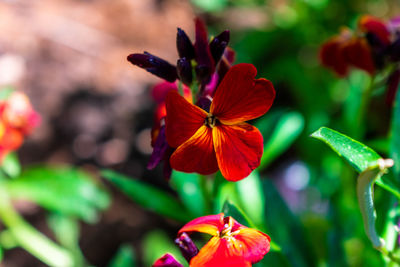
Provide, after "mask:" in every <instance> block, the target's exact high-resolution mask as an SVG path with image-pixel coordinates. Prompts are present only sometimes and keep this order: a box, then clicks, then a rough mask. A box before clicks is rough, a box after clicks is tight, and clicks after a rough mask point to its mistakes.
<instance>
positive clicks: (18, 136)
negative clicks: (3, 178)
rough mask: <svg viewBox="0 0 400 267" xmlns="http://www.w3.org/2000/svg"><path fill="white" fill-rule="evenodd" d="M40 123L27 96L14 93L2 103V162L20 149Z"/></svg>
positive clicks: (0, 124)
mask: <svg viewBox="0 0 400 267" xmlns="http://www.w3.org/2000/svg"><path fill="white" fill-rule="evenodd" d="M39 122H40V117H39V114H38V113H36V111H35V110H34V109H33V107H32V105H31V103H30V101H29V99H28V97H27V96H26V95H25V94H23V93H20V92H13V93H12V94H11V95H10V96H9V97H8V98H7V99H6V100H3V101H0V161H2V160H3V158H4V157H5V156H6V155H7V154H8V153H9V152H11V151H14V150H16V149H18V148H19V147H20V146H21V145H22V143H23V141H24V138H25V136H27V135H29V134H30V133H31V132H32V130H33V129H34V128H35V127H36V126H37V125H38V124H39Z"/></svg>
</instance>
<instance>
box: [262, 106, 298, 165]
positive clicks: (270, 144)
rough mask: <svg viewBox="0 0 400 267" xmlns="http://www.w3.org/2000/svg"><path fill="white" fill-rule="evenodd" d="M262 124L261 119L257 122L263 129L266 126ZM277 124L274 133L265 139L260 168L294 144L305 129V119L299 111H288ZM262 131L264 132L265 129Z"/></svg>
mask: <svg viewBox="0 0 400 267" xmlns="http://www.w3.org/2000/svg"><path fill="white" fill-rule="evenodd" d="M262 124H264V122H263V121H260V122H259V123H258V124H256V127H257V128H260V129H263V128H264V127H263V126H261V125H262ZM258 125H260V126H258ZM275 125H276V126H275V127H274V129H273V131H272V134H271V135H270V136H269V138H268V139H266V141H265V144H264V153H263V155H262V158H261V163H260V167H259V169H260V170H262V169H264V168H266V167H267V166H268V165H269V164H270V163H271V162H272V161H273V160H275V159H276V158H277V157H279V156H280V155H281V154H282V153H283V152H285V151H286V150H287V149H288V148H289V147H290V146H291V145H292V144H293V142H294V141H295V140H296V139H297V137H298V136H299V135H300V134H301V132H302V131H303V128H304V119H303V116H302V115H301V114H300V113H298V112H295V111H291V112H286V113H284V114H283V115H281V116H280V117H279V119H278V120H277V121H276V124H275ZM271 126H272V125H271ZM261 131H262V130H261ZM262 132H263V133H264V131H262Z"/></svg>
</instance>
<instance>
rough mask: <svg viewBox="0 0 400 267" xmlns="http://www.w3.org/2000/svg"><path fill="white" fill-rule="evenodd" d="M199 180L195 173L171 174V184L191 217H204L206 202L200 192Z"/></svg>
mask: <svg viewBox="0 0 400 267" xmlns="http://www.w3.org/2000/svg"><path fill="white" fill-rule="evenodd" d="M201 179H202V178H201V177H200V175H199V174H196V173H183V172H178V171H173V172H172V177H171V184H172V186H173V187H174V188H175V189H176V191H177V193H178V195H179V197H180V199H181V200H182V202H183V204H184V205H185V207H186V209H187V210H188V211H189V212H190V213H191V214H192V215H193V217H200V216H204V215H206V210H207V208H206V200H205V198H204V194H203V192H202V191H201Z"/></svg>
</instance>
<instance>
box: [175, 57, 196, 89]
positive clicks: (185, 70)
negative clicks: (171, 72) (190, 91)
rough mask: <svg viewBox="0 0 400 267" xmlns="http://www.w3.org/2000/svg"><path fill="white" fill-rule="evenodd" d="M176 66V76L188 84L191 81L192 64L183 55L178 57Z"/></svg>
mask: <svg viewBox="0 0 400 267" xmlns="http://www.w3.org/2000/svg"><path fill="white" fill-rule="evenodd" d="M176 68H177V71H178V77H179V79H180V80H181V81H182V82H183V83H184V84H186V85H187V86H190V84H191V83H192V79H193V77H192V64H191V63H190V61H189V60H188V59H187V58H185V57H183V58H180V59H178V62H177V64H176Z"/></svg>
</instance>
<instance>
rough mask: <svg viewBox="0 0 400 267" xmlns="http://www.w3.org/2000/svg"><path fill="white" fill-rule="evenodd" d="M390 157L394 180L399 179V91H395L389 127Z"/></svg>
mask: <svg viewBox="0 0 400 267" xmlns="http://www.w3.org/2000/svg"><path fill="white" fill-rule="evenodd" d="M390 140H391V142H390V157H391V158H392V159H393V160H394V166H393V170H394V174H395V176H396V178H395V180H399V179H400V90H397V94H396V100H395V104H394V107H393V115H392V126H391V139H390Z"/></svg>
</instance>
